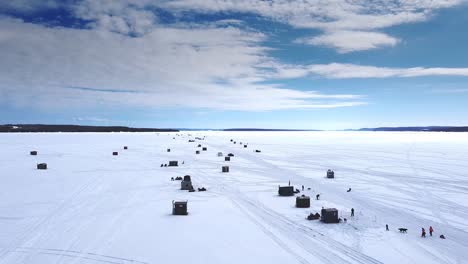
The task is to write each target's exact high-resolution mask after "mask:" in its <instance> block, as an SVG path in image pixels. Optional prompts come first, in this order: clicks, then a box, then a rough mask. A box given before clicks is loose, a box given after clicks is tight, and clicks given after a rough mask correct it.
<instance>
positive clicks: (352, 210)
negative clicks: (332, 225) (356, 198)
mask: <svg viewBox="0 0 468 264" xmlns="http://www.w3.org/2000/svg"><path fill="white" fill-rule="evenodd" d="M351 216H354V208H351Z"/></svg>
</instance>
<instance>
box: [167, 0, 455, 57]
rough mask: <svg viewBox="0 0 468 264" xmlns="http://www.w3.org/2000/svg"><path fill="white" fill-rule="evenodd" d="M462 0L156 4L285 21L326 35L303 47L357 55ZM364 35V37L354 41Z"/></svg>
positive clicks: (176, 0)
mask: <svg viewBox="0 0 468 264" xmlns="http://www.w3.org/2000/svg"><path fill="white" fill-rule="evenodd" d="M463 2H464V1H463V0H440V1H433V0H417V1H413V0H395V1H381V0H371V1H369V0H354V1H341V0H336V1H333V0H332V1H330V0H323V1H321V0H318V1H317V0H302V1H291V0H270V1H258V0H223V1H218V0H171V1H162V3H160V4H159V5H162V6H165V7H167V8H171V9H173V10H193V11H197V12H206V13H216V12H229V11H235V12H248V13H254V14H258V15H261V16H264V17H268V18H271V19H273V20H276V21H280V22H285V23H289V24H290V25H292V26H294V27H299V28H313V29H319V30H322V31H323V32H324V34H322V35H319V36H315V37H314V38H312V37H310V38H309V41H305V42H304V43H308V44H312V45H326V46H329V47H331V48H335V49H338V51H340V52H351V51H361V50H367V49H374V48H379V47H383V46H393V45H395V44H397V38H395V37H392V36H388V35H386V34H384V33H382V32H379V30H381V29H384V28H388V27H391V26H395V25H401V24H406V23H414V22H421V21H425V20H427V19H429V18H430V17H431V15H432V14H433V13H434V12H435V11H437V10H439V9H441V8H448V7H453V6H456V5H459V4H461V3H463ZM359 36H363V38H358V37H359Z"/></svg>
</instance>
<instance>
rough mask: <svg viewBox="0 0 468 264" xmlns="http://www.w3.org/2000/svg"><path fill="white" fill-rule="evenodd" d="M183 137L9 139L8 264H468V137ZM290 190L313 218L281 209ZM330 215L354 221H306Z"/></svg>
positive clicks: (0, 209)
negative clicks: (281, 192)
mask: <svg viewBox="0 0 468 264" xmlns="http://www.w3.org/2000/svg"><path fill="white" fill-rule="evenodd" d="M189 133H190V134H191V135H192V136H187V134H189ZM178 134H179V135H181V136H176V133H159V134H157V133H106V134H102V133H80V134H78V133H54V134H47V133H43V134H40V133H38V134H1V135H0V168H1V173H0V263H124V264H127V263H200V264H205V263H233V264H234V263H235V264H239V263H243V264H246V263H255V264H258V263H269V264H275V263H278V264H283V263H314V264H316V263H399V264H402V263H467V259H468V250H467V249H468V223H467V219H468V163H467V160H468V134H465V133H458V134H457V133H425V132H416V133H402V132H394V133H390V132H378V133H375V132H215V131H210V132H203V131H196V132H184V133H178ZM202 136H206V138H205V140H197V141H196V142H190V143H189V142H188V140H189V139H194V138H195V137H202ZM174 138H175V139H174ZM230 139H234V140H236V141H237V142H238V143H239V142H243V143H248V147H247V148H244V147H243V146H241V145H240V144H233V143H232V142H230ZM198 144H202V145H203V146H204V147H207V151H201V153H200V154H199V155H196V154H195V151H196V150H197V149H199V148H197V145H198ZM123 146H128V147H129V149H128V150H123ZM167 148H170V149H171V152H167V151H166V149H167ZM256 149H259V150H261V153H256V152H254V150H256ZM31 150H37V151H38V155H37V156H30V155H29V151H31ZM113 151H118V152H119V155H118V156H113V155H112V152H113ZM218 152H223V154H224V155H226V154H228V153H233V154H234V155H235V156H234V157H233V158H231V161H230V162H227V161H224V157H218V156H217V153H218ZM169 160H178V161H179V167H160V166H161V164H162V163H168V161H169ZM182 161H183V162H184V164H181V163H182ZM40 162H46V163H47V164H48V167H49V168H48V170H36V164H37V163H40ZM223 165H229V166H230V172H229V173H221V166H223ZM327 169H333V170H334V171H335V176H336V178H335V179H327V178H325V175H326V170H327ZM184 175H191V176H192V181H193V184H194V187H195V188H198V187H206V188H207V190H208V191H207V192H187V191H182V190H180V182H179V181H171V177H177V176H184ZM289 181H290V182H291V185H294V186H295V187H296V188H299V189H301V187H302V185H304V186H305V191H304V192H302V193H304V194H306V195H310V196H311V198H313V200H311V208H308V209H299V208H295V198H294V197H279V196H278V195H277V192H278V190H277V189H278V185H287V184H288V182H289ZM307 188H310V190H307ZM348 188H351V189H352V191H351V192H347V189H348ZM302 193H301V194H302ZM318 193H320V197H321V199H320V200H318V201H317V200H315V195H316V194H318ZM173 200H188V211H189V215H188V216H173V215H172V214H171V212H172V201H173ZM322 207H335V208H337V209H338V210H339V214H340V217H341V218H347V219H348V221H347V222H346V223H343V222H342V223H340V224H324V223H321V222H319V221H308V220H306V216H307V215H308V214H309V213H311V212H313V213H315V212H320V209H321V208H322ZM351 208H354V209H355V216H354V217H351V216H350V210H351ZM386 224H388V225H389V228H390V231H385V225H386ZM429 226H432V227H434V229H435V232H434V236H433V237H429V234H428V237H426V238H421V237H420V231H421V228H422V227H424V228H426V230H428V229H429ZM400 227H404V228H408V233H406V234H402V233H399V232H398V230H397V228H400ZM441 234H444V235H445V237H446V238H447V239H445V240H443V239H440V238H439V236H440V235H441Z"/></svg>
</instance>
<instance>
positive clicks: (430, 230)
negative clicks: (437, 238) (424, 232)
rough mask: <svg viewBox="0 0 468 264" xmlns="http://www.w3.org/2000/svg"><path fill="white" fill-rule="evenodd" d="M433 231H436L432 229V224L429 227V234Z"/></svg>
mask: <svg viewBox="0 0 468 264" xmlns="http://www.w3.org/2000/svg"><path fill="white" fill-rule="evenodd" d="M432 232H434V229H432V226H430V227H429V234H430V235H431V236H432Z"/></svg>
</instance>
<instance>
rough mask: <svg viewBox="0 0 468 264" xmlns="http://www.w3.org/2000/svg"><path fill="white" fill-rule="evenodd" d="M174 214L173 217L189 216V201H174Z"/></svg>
mask: <svg viewBox="0 0 468 264" xmlns="http://www.w3.org/2000/svg"><path fill="white" fill-rule="evenodd" d="M172 214H173V215H188V212H187V201H177V202H175V201H172Z"/></svg>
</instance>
